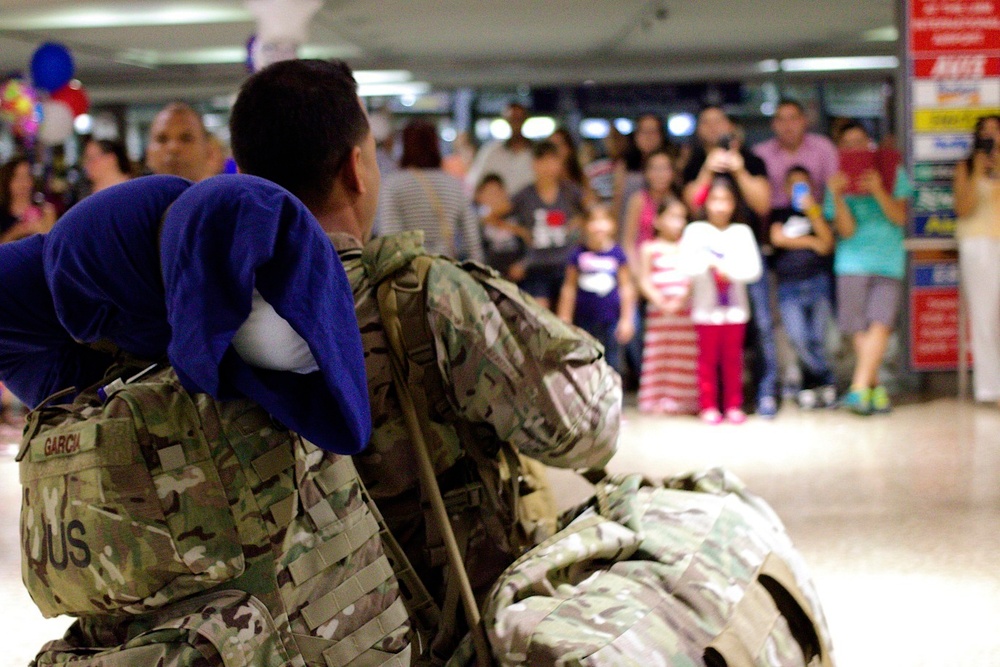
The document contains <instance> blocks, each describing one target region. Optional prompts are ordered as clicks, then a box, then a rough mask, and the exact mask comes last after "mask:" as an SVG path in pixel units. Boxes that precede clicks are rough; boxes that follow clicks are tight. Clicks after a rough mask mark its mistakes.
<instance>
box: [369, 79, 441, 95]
mask: <svg viewBox="0 0 1000 667" xmlns="http://www.w3.org/2000/svg"><path fill="white" fill-rule="evenodd" d="M430 89H431V85H430V84H429V83H427V82H426V81H406V82H401V83H366V84H362V85H359V86H358V96H359V97H396V96H399V95H413V96H414V97H416V96H418V95H423V94H425V93H427V92H429V91H430Z"/></svg>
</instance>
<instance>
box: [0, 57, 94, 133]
mask: <svg viewBox="0 0 1000 667" xmlns="http://www.w3.org/2000/svg"><path fill="white" fill-rule="evenodd" d="M75 70H76V67H75V65H74V63H73V55H72V54H71V53H70V52H69V49H67V48H66V47H65V46H63V45H62V44H57V43H54V42H46V43H45V44H42V45H41V46H39V47H38V48H37V49H36V50H35V53H34V54H33V55H32V56H31V81H32V83H33V84H34V87H32V86H30V85H28V84H27V83H25V82H24V81H23V80H22V79H21V78H18V77H13V78H11V79H9V80H7V81H6V82H4V83H3V84H0V120H3V121H5V122H8V123H10V124H12V125H13V129H14V132H15V134H17V135H18V136H19V137H21V138H22V139H24V140H26V141H29V142H30V141H33V140H34V139H35V138H37V139H39V140H40V141H41V142H42V143H43V144H46V145H48V146H53V145H56V144H60V143H62V142H64V141H66V139H68V138H69V137H70V136H71V135H72V134H73V121H74V119H76V117H77V116H79V115H81V114H84V113H87V110H88V109H89V108H90V100H89V99H88V98H87V93H86V91H85V90H84V89H83V86H82V85H81V84H80V82H79V81H77V80H76V79H74V78H73V74H74V72H75ZM38 91H42V92H41V96H42V97H43V99H41V100H40V99H39V97H40V94H39V92H38Z"/></svg>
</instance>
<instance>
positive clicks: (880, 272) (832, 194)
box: [823, 122, 913, 415]
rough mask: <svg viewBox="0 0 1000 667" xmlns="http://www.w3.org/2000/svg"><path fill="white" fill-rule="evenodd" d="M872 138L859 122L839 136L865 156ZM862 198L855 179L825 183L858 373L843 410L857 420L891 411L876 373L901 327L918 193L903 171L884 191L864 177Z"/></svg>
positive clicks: (843, 310) (879, 182)
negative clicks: (911, 215)
mask: <svg viewBox="0 0 1000 667" xmlns="http://www.w3.org/2000/svg"><path fill="white" fill-rule="evenodd" d="M870 146H871V137H870V136H869V135H868V131H867V130H865V128H864V126H863V125H861V124H860V123H857V122H852V123H849V124H846V125H845V126H844V128H843V130H842V131H841V134H840V143H839V144H838V146H837V147H838V148H839V149H841V150H842V151H864V150H866V149H867V148H869V147H870ZM855 180H856V185H855V187H857V188H858V189H859V191H860V192H861V193H862V194H850V193H849V191H848V188H849V186H850V185H851V181H852V179H851V178H849V177H848V176H847V174H845V173H844V172H842V171H840V172H837V173H836V174H834V175H833V176H832V177H831V178H830V181H829V183H828V184H827V193H826V200H825V202H824V205H823V214H824V216H825V217H826V219H827V220H830V221H832V222H833V227H834V231H835V232H836V235H837V244H836V250H835V253H834V264H833V270H834V274H835V275H836V278H837V324H838V326H839V328H840V330H841V332H842V333H845V334H848V335H850V336H851V338H852V342H853V346H854V353H855V357H856V359H855V366H854V373H853V375H852V377H851V387H850V390H849V391H848V393H847V394H846V395H845V396H844V398H843V401H842V403H841V404H842V405H843V406H844V407H846V408H848V409H849V410H851V411H852V412H854V413H856V414H859V415H870V414H872V413H884V412H889V410H890V404H889V394H888V392H887V390H886V388H885V386H884V385H883V384H881V382H880V381H879V368H880V367H881V365H882V360H883V358H884V357H885V353H886V350H887V348H888V345H889V336H890V335H891V334H892V331H893V328H894V327H895V324H896V316H897V315H898V313H899V303H900V299H901V297H902V291H903V278H904V276H905V275H906V251H905V249H904V248H903V237H904V233H903V227H904V225H905V224H906V213H907V201H908V200H909V198H910V197H911V196H912V194H913V187H912V185H911V184H910V181H909V179H908V178H907V175H906V172H905V171H904V170H903V168H902V167H898V168H897V171H896V178H895V184H894V185H893V187H892V190H891V191H888V190H887V189H886V186H885V184H884V183H883V178H882V176H881V174H879V171H878V170H877V169H874V168H872V169H867V170H865V171H864V172H863V173H862V174H860V175H859V176H858V177H857V179H855Z"/></svg>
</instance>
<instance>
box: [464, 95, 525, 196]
mask: <svg viewBox="0 0 1000 667" xmlns="http://www.w3.org/2000/svg"><path fill="white" fill-rule="evenodd" d="M504 118H505V119H506V120H507V122H508V123H509V124H510V138H509V139H507V140H506V141H494V142H492V143H488V144H486V145H485V146H483V147H482V148H480V149H479V152H478V153H476V159H475V160H474V161H473V162H472V166H471V167H470V168H469V174H468V176H466V184H467V185H468V187H469V189H470V190H471V189H474V188H475V187H476V186H477V185H478V184H479V179H480V178H482V177H483V176H485V175H486V174H490V173H493V174H499V175H500V177H501V178H502V179H503V182H504V184H505V185H506V186H507V191H508V192H509V193H510V194H511V195H516V194H517V193H518V192H520V191H521V190H522V189H523V188H525V187H526V186H528V185H531V183H532V182H533V181H534V180H535V172H534V170H533V169H532V162H533V160H532V154H531V147H532V142H531V140H530V139H528V138H527V137H525V136H524V135H523V134H522V133H521V129H522V128H523V127H524V122H525V121H526V120H528V110H527V109H526V108H525V107H524V105H523V104H519V103H517V102H511V103H510V104H509V105H508V106H507V110H506V112H504Z"/></svg>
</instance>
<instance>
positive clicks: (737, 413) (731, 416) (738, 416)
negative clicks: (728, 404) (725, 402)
mask: <svg viewBox="0 0 1000 667" xmlns="http://www.w3.org/2000/svg"><path fill="white" fill-rule="evenodd" d="M746 420H747V414H746V413H745V412H743V411H742V410H740V409H739V408H730V409H728V410H726V421H727V422H729V423H730V424H742V423H743V422H745V421H746Z"/></svg>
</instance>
